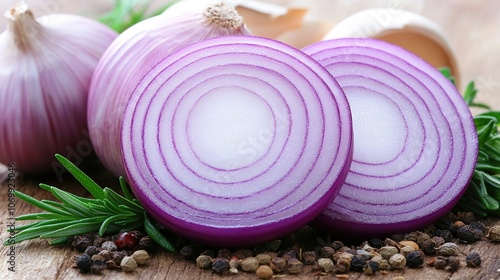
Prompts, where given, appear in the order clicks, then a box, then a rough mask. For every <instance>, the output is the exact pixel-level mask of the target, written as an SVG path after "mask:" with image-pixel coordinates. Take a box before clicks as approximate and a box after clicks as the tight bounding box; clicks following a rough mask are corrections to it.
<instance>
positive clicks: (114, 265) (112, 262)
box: [106, 260, 120, 269]
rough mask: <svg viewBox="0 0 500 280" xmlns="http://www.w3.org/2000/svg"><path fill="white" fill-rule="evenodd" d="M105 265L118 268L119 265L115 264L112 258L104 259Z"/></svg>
mask: <svg viewBox="0 0 500 280" xmlns="http://www.w3.org/2000/svg"><path fill="white" fill-rule="evenodd" d="M106 267H107V268H109V269H118V268H120V266H119V265H117V264H116V263H115V261H114V260H109V261H106Z"/></svg>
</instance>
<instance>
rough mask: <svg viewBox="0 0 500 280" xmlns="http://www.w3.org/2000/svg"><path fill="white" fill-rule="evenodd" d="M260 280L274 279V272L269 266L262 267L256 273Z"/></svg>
mask: <svg viewBox="0 0 500 280" xmlns="http://www.w3.org/2000/svg"><path fill="white" fill-rule="evenodd" d="M256 274H257V277H259V279H270V278H272V277H273V270H272V269H271V267H269V266H268V265H261V266H259V268H257V271H256Z"/></svg>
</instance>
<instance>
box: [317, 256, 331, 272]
mask: <svg viewBox="0 0 500 280" xmlns="http://www.w3.org/2000/svg"><path fill="white" fill-rule="evenodd" d="M318 267H319V268H321V270H322V271H324V272H330V271H332V270H333V261H332V259H330V258H320V259H318Z"/></svg>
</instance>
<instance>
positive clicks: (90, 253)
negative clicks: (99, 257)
mask: <svg viewBox="0 0 500 280" xmlns="http://www.w3.org/2000/svg"><path fill="white" fill-rule="evenodd" d="M97 253H99V250H98V249H97V247H96V246H94V245H92V246H88V247H87V248H85V252H84V254H86V255H88V256H89V257H92V256H93V255H95V254H97Z"/></svg>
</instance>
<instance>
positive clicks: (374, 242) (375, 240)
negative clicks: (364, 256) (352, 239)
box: [368, 238, 384, 249]
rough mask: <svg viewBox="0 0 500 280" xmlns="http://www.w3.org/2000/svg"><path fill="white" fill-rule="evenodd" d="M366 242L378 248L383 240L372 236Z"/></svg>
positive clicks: (382, 243) (382, 244)
mask: <svg viewBox="0 0 500 280" xmlns="http://www.w3.org/2000/svg"><path fill="white" fill-rule="evenodd" d="M368 244H370V246H372V247H373V248H375V249H380V248H381V247H382V246H384V241H382V239H380V238H372V239H370V240H368Z"/></svg>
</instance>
